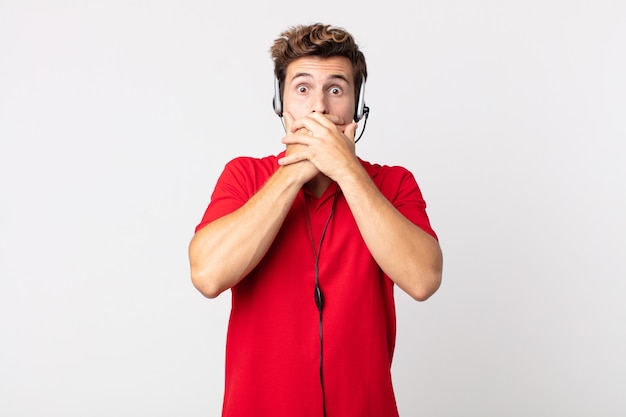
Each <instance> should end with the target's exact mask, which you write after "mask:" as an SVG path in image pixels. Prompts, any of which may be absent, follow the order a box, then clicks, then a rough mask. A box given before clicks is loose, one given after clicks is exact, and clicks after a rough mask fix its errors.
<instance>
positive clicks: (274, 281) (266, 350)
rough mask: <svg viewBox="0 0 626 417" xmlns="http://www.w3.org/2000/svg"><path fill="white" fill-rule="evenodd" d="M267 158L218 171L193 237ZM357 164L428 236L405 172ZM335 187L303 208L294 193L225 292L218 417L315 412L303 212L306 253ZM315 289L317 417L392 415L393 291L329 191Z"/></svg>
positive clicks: (259, 178) (241, 193)
mask: <svg viewBox="0 0 626 417" xmlns="http://www.w3.org/2000/svg"><path fill="white" fill-rule="evenodd" d="M278 157H280V155H279V156H270V157H266V158H262V159H255V158H247V157H242V158H237V159H234V160H233V161H231V162H229V163H228V164H227V166H226V168H225V170H224V172H223V174H222V175H221V177H220V179H219V180H218V183H217V185H216V188H215V191H214V193H213V195H212V198H211V203H210V204H209V207H208V208H207V210H206V213H205V215H204V218H203V219H202V222H201V223H200V224H199V225H198V226H197V228H196V230H198V229H200V228H201V227H203V226H204V225H206V224H207V223H209V222H210V221H212V220H214V219H216V218H219V217H221V216H223V215H225V214H228V213H230V212H232V211H234V210H236V209H237V208H239V207H240V206H241V205H243V204H244V203H245V202H246V201H247V200H248V199H249V198H250V197H251V196H252V195H253V194H255V193H256V192H257V191H258V190H259V189H260V188H261V186H262V185H263V184H264V183H265V182H266V180H267V179H268V178H269V177H270V176H271V175H272V174H273V172H274V171H275V170H276V169H277V168H278V165H277V162H276V161H277V159H278ZM362 164H363V166H364V167H365V168H366V170H367V171H368V173H369V174H370V176H371V177H372V179H373V181H374V182H375V183H376V185H377V186H378V188H379V189H380V190H381V192H382V193H383V194H384V195H385V196H386V197H387V198H388V199H389V200H390V201H391V202H392V203H393V204H394V206H395V207H396V208H397V209H398V210H399V211H400V212H401V213H402V214H404V216H406V217H407V218H408V219H410V220H411V221H412V222H414V223H415V224H416V225H418V226H419V227H421V228H422V229H424V230H425V231H427V232H428V233H430V234H431V235H432V236H434V237H435V238H436V235H435V233H434V232H433V230H432V228H431V227H430V224H429V221H428V217H427V215H426V211H425V208H426V205H425V203H424V200H423V199H422V195H421V192H420V190H419V188H418V186H417V183H416V182H415V179H414V178H413V176H412V174H411V173H410V172H409V171H407V170H406V169H404V168H401V167H388V166H379V165H373V164H370V163H368V162H364V161H362ZM336 188H337V187H336V184H332V185H331V186H330V187H329V189H328V190H326V192H325V194H324V195H322V197H321V198H320V199H316V198H315V197H313V196H310V195H307V198H306V199H305V197H304V193H303V191H301V192H300V194H299V195H298V196H297V198H296V199H295V201H294V203H293V206H292V208H291V211H290V212H289V214H288V216H287V218H286V219H285V222H284V223H283V226H282V228H281V230H280V232H279V233H278V235H277V237H276V239H275V240H274V242H273V244H272V246H271V247H270V249H269V251H268V253H267V254H266V256H265V257H264V259H263V260H262V261H261V262H260V263H259V265H258V266H257V267H256V268H255V269H254V270H253V271H252V272H251V273H250V274H249V275H248V276H247V277H245V278H244V279H243V280H242V281H241V282H240V283H239V284H237V285H236V286H235V287H233V288H232V289H231V293H232V310H231V316H230V322H229V327H228V336H227V342H226V381H225V383H226V384H225V393H224V405H223V414H222V415H223V416H224V417H248V416H250V417H252V416H254V417H294V416H298V417H309V416H311V417H321V416H322V415H323V413H322V389H321V384H320V334H319V312H318V310H317V307H316V305H315V300H314V285H315V274H314V265H315V257H314V254H313V248H312V244H311V236H310V233H309V226H308V223H307V217H306V211H305V210H306V209H307V206H306V202H307V201H308V202H309V204H310V206H309V212H310V216H311V223H312V228H313V235H314V241H315V247H316V249H317V247H318V244H319V239H320V236H321V234H322V230H323V228H324V225H325V223H326V221H327V219H328V217H329V214H330V210H331V206H332V203H333V196H334V193H335V190H336ZM319 280H320V286H321V288H322V290H323V293H324V298H325V306H324V310H323V314H324V315H323V363H324V368H323V373H324V391H325V395H326V411H327V416H328V417H357V416H358V417H368V416H369V417H394V416H397V415H398V412H397V408H396V403H395V397H394V393H393V387H392V380H391V372H390V369H391V361H392V357H393V351H394V345H395V337H396V319H395V304H394V297H393V287H394V286H393V282H392V281H391V280H390V279H389V278H388V277H386V276H385V275H384V274H383V273H382V271H381V270H380V268H379V267H378V265H377V264H376V262H375V261H374V259H373V258H372V256H371V254H370V253H369V251H368V249H367V247H366V245H365V243H364V241H363V239H362V238H361V235H360V233H359V231H358V229H357V226H356V223H355V221H354V219H353V217H352V215H351V213H350V210H349V208H348V205H347V203H346V201H345V199H344V198H343V196H342V195H341V192H340V190H339V195H338V199H337V202H336V207H335V211H334V213H333V216H332V218H331V221H330V223H329V226H328V229H327V232H326V235H325V238H324V241H323V245H322V248H321V251H320V253H319Z"/></svg>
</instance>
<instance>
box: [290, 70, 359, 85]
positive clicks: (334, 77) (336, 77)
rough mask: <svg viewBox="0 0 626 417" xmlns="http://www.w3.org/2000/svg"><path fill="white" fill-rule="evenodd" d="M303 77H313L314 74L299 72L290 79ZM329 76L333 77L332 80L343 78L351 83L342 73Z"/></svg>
mask: <svg viewBox="0 0 626 417" xmlns="http://www.w3.org/2000/svg"><path fill="white" fill-rule="evenodd" d="M301 77H302V78H313V76H312V75H311V74H309V73H308V72H298V73H296V74H295V75H294V76H293V77H292V78H291V80H290V81H293V80H295V79H296V78H301ZM328 78H329V79H331V80H343V81H345V82H346V83H347V84H350V82H349V81H348V79H347V78H346V77H345V76H344V75H342V74H331V75H330V76H329V77H328Z"/></svg>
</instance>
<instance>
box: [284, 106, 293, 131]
mask: <svg viewBox="0 0 626 417" xmlns="http://www.w3.org/2000/svg"><path fill="white" fill-rule="evenodd" d="M283 120H284V121H285V130H286V131H287V132H289V131H290V130H291V126H292V125H293V122H294V120H295V119H294V118H293V116H292V115H291V113H289V112H286V111H285V112H283Z"/></svg>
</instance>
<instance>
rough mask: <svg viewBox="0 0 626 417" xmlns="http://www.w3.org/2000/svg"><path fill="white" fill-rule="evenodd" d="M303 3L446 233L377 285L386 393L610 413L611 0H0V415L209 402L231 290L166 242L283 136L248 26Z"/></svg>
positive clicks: (161, 410) (615, 304)
mask: <svg viewBox="0 0 626 417" xmlns="http://www.w3.org/2000/svg"><path fill="white" fill-rule="evenodd" d="M317 21H321V22H324V23H332V24H335V25H339V26H342V27H345V28H346V29H348V30H349V31H350V32H351V33H352V34H353V35H354V36H355V38H356V39H357V42H358V43H359V45H360V46H361V47H362V49H363V51H364V53H365V54H366V58H367V62H368V68H369V73H370V77H369V82H368V86H367V96H366V97H367V99H366V101H367V103H368V105H369V106H370V108H371V114H370V119H369V123H368V126H367V129H366V133H365V135H364V137H363V139H361V142H359V144H358V146H357V150H358V153H359V155H360V156H361V157H363V158H364V159H367V160H370V161H373V162H380V163H385V164H400V165H404V166H406V167H407V168H409V169H410V170H411V171H413V172H414V174H415V176H416V178H417V180H418V182H419V184H420V186H421V188H422V191H423V193H424V196H425V198H426V201H427V203H428V204H429V206H428V212H429V215H430V218H431V221H432V223H433V226H434V228H435V230H436V231H437V233H438V234H439V237H440V240H441V245H442V248H443V251H444V258H445V262H444V282H443V285H442V287H441V289H440V290H439V292H438V293H437V294H435V295H434V296H433V297H432V298H431V299H430V300H428V301H426V302H425V303H417V302H413V301H411V300H409V298H408V297H407V296H406V295H404V294H403V293H401V292H400V291H399V290H398V291H397V292H396V294H397V300H398V341H397V350H396V355H395V358H394V366H393V376H394V381H395V387H396V394H397V401H398V406H399V409H400V412H401V415H403V416H404V417H410V416H429V417H438V416H441V417H454V416H459V417H466V416H480V417H486V416H493V417H501V416H507V417H508V416H533V417H536V416H551V417H552V416H570V417H571V416H623V415H626V399H625V396H624V392H625V391H624V390H625V388H626V354H625V353H624V352H626V306H625V302H624V298H625V296H626V294H625V293H626V284H625V280H626V269H625V267H624V258H625V256H624V255H625V249H626V244H625V241H626V238H625V236H626V221H625V216H624V213H626V191H625V188H626V186H625V180H626V169H625V160H626V155H625V150H624V148H625V139H626V81H625V80H626V77H625V74H626V5H625V3H624V2H623V1H617V0H616V1H597V0H596V1H565V0H563V1H558V0H543V1H537V0H530V1H529V0H527V1H497V0H484V1H461V0H457V1H435V0H431V1H420V0H417V1H404V0H402V1H395V0H388V1H384V2H379V3H373V4H368V3H367V2H363V1H341V2H327V1H318V2H293V1H291V2H288V1H266V2H252V1H250V2H249V4H240V3H238V2H211V1H206V0H205V1H195V0H177V1H165V0H161V1H147V0H145V1H138V0H124V1H122V0H114V1H101V2H98V1H70V0H67V1H62V0H57V1H43V0H41V1H37V0H33V1H29V0H19V1H17V0H15V1H9V0H0V140H1V142H0V214H1V215H0V415H2V416H3V417H17V416H29V417H31V416H44V415H45V416H65V417H73V416H76V417H78V416H80V417H84V416H90V417H92V416H93V417H96V416H112V417H113V416H115V417H122V416H129V417H130V416H132V417H136V416H217V415H219V411H220V408H221V398H222V392H223V353H224V341H225V340H224V339H225V329H226V324H227V320H228V311H229V303H230V299H229V298H230V297H229V294H228V293H226V294H224V295H222V296H220V297H219V298H218V299H216V300H207V299H204V298H203V297H202V296H201V295H200V293H198V292H197V291H196V290H195V289H194V288H193V287H192V285H191V282H190V278H189V268H188V260H187V252H186V251H187V245H188V242H189V240H190V238H191V236H192V233H193V229H194V227H195V226H196V224H197V223H198V222H199V221H200V218H201V216H202V214H203V212H204V209H205V208H206V205H207V204H208V202H209V198H210V193H211V191H212V188H213V186H214V184H215V181H216V180H217V176H218V175H219V173H220V172H221V170H222V168H223V166H224V164H225V163H226V162H227V161H228V160H230V159H231V158H233V157H235V156H238V155H252V156H264V155H267V154H274V153H278V152H279V151H280V150H282V146H281V145H280V138H281V136H282V126H281V124H280V122H279V120H278V118H277V117H276V116H275V115H274V114H273V112H272V109H271V97H272V89H273V84H272V63H271V60H270V57H269V53H268V49H269V47H270V45H271V43H272V41H273V39H274V38H275V37H277V36H278V35H279V33H280V32H281V31H282V30H283V29H285V28H286V27H288V26H290V25H293V24H299V23H314V22H317Z"/></svg>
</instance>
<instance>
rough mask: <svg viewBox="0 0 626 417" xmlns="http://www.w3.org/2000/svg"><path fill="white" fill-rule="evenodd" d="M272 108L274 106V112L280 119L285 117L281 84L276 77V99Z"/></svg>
mask: <svg viewBox="0 0 626 417" xmlns="http://www.w3.org/2000/svg"><path fill="white" fill-rule="evenodd" d="M272 106H274V112H276V114H277V115H278V117H283V100H282V98H281V96H280V83H279V82H278V78H276V77H274V99H273V100H272Z"/></svg>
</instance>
